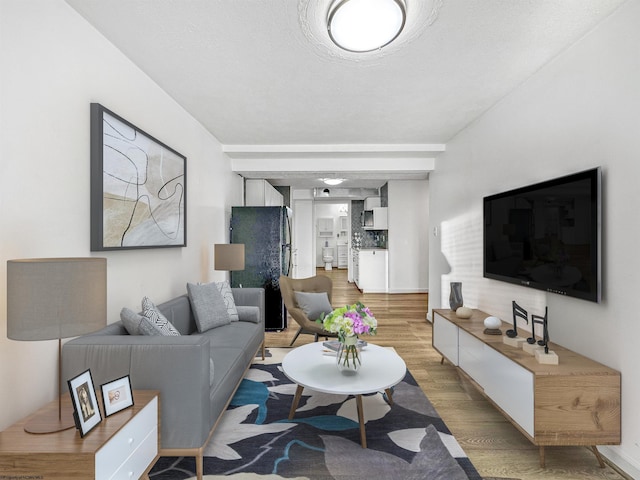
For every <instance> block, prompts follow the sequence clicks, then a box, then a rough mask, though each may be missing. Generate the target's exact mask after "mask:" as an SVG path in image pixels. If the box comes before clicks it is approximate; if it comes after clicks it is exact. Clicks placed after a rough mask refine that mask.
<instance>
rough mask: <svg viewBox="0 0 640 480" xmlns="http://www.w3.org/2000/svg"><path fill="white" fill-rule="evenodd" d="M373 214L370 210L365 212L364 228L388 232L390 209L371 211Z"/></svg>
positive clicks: (378, 208)
mask: <svg viewBox="0 0 640 480" xmlns="http://www.w3.org/2000/svg"><path fill="white" fill-rule="evenodd" d="M371 212H373V213H372V214H371V213H370V212H369V211H368V210H365V211H363V222H362V226H363V228H364V229H365V230H388V229H389V220H388V214H387V212H388V208H387V207H377V208H374V209H373V210H371ZM371 216H372V218H371Z"/></svg>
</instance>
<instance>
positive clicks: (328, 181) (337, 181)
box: [322, 178, 344, 185]
mask: <svg viewBox="0 0 640 480" xmlns="http://www.w3.org/2000/svg"><path fill="white" fill-rule="evenodd" d="M322 181H323V182H324V183H326V184H327V185H340V184H341V183H342V182H344V178H323V179H322Z"/></svg>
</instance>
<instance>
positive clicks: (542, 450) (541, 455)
mask: <svg viewBox="0 0 640 480" xmlns="http://www.w3.org/2000/svg"><path fill="white" fill-rule="evenodd" d="M540 466H541V467H542V468H545V460H544V445H540Z"/></svg>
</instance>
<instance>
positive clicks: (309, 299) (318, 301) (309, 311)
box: [293, 291, 333, 320]
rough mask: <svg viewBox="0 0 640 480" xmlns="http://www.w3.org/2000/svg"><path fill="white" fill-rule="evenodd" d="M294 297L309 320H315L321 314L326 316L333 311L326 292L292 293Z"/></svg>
mask: <svg viewBox="0 0 640 480" xmlns="http://www.w3.org/2000/svg"><path fill="white" fill-rule="evenodd" d="M293 293H294V294H295V296H296V302H297V303H298V306H299V307H300V308H301V309H302V311H303V312H304V314H305V315H306V316H307V318H308V319H309V320H317V319H319V318H320V315H322V314H323V313H324V314H325V315H328V314H329V313H331V312H332V311H333V307H332V306H331V304H330V303H329V296H328V295H327V292H321V293H315V292H296V291H294V292H293Z"/></svg>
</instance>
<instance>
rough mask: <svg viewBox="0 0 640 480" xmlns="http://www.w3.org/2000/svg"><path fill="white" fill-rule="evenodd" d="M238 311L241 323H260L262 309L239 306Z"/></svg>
mask: <svg viewBox="0 0 640 480" xmlns="http://www.w3.org/2000/svg"><path fill="white" fill-rule="evenodd" d="M237 309H238V319H239V320H240V321H241V322H251V323H260V307H252V306H250V305H249V306H243V305H238V307H237Z"/></svg>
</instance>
